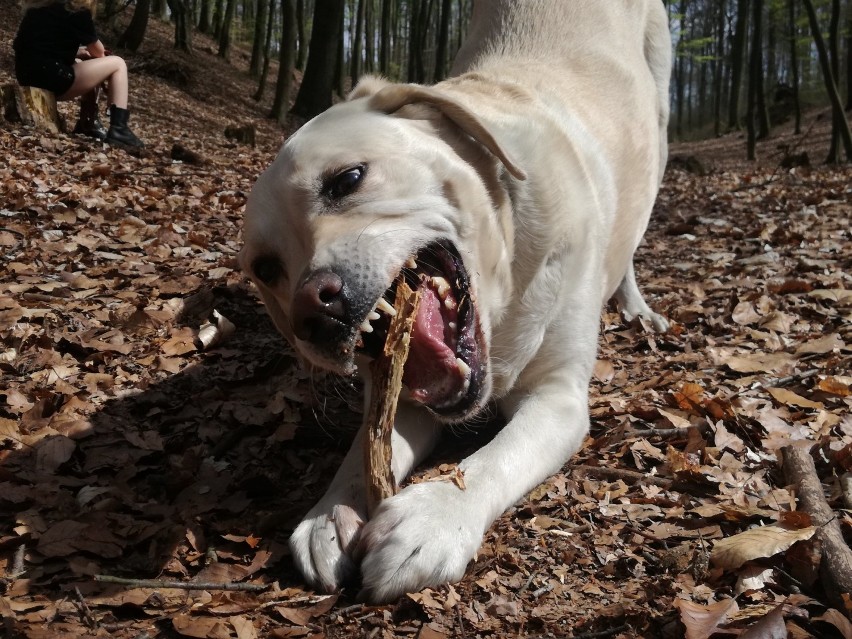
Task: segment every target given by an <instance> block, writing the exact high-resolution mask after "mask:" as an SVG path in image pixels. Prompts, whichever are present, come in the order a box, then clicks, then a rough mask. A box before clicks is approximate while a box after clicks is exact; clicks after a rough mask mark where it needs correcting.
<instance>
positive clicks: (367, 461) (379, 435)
mask: <svg viewBox="0 0 852 639" xmlns="http://www.w3.org/2000/svg"><path fill="white" fill-rule="evenodd" d="M419 302H420V293H419V291H416V290H412V289H411V287H410V286H408V284H406V283H405V280H404V279H402V278H400V280H399V283H398V284H397V287H396V299H395V300H394V310H395V311H396V315H394V316H393V317H391V321H390V326H389V328H388V336H387V339H386V340H385V346H384V348H383V349H382V352H381V354H380V355H379V356H378V357H377V358H376V359H375V360H374V361H373V362H372V363H371V364H370V371H371V372H372V378H373V379H372V385H371V391H370V409H369V410H368V411H367V416H366V419H365V421H364V428H365V429H366V431H367V433H366V436H365V437H364V477H365V479H366V481H367V513H368V515H370V516H372V514H373V511H374V510H375V509H376V506H378V505H379V502H380V501H382V500H383V499H386V498H388V497H390V496H391V495H395V494H396V490H397V486H396V481H395V480H394V476H393V469H392V468H391V433H392V431H393V421H394V417H395V415H396V405H397V400H398V399H399V392H400V390H401V389H402V369H403V366H404V365H405V360H406V359H407V358H408V348H409V345H410V341H411V329H412V328H413V326H414V319H415V317H416V316H417V305H418V304H419Z"/></svg>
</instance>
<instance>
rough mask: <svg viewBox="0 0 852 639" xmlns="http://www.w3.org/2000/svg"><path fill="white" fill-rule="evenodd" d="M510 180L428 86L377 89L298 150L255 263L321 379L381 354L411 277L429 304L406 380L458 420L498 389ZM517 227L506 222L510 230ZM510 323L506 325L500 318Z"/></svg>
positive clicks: (260, 230)
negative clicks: (495, 359) (492, 362)
mask: <svg viewBox="0 0 852 639" xmlns="http://www.w3.org/2000/svg"><path fill="white" fill-rule="evenodd" d="M501 167H505V169H506V170H508V171H509V172H510V173H511V174H512V175H514V176H515V177H517V178H520V179H523V177H524V175H523V172H522V171H521V170H520V169H518V168H517V167H516V166H515V165H514V163H513V162H512V161H511V159H510V158H509V157H507V155H506V153H505V152H504V151H503V149H502V148H501V147H500V145H499V144H498V142H497V141H496V140H495V139H494V137H493V136H492V134H491V133H490V132H489V131H488V129H487V128H486V127H485V126H484V125H483V124H482V123H481V122H480V120H479V119H477V117H476V116H475V115H474V114H473V113H471V112H470V110H469V109H467V108H465V107H464V106H463V105H461V104H459V103H458V102H457V101H455V100H453V99H450V98H448V97H446V96H444V95H442V94H441V93H439V92H438V91H436V90H434V89H430V88H425V87H421V86H416V85H392V84H388V83H385V82H383V81H380V80H377V79H374V78H373V79H369V80H368V81H366V82H362V84H361V85H359V87H358V88H356V89H355V91H354V92H353V94H352V95H351V96H350V99H349V100H348V101H347V102H345V103H342V104H338V105H336V106H334V107H332V108H331V109H329V110H328V111H326V112H325V113H323V114H321V115H319V116H318V117H316V118H314V119H313V120H311V121H310V122H308V123H307V124H306V125H305V126H304V127H302V128H301V129H300V130H299V131H298V132H297V133H296V134H294V135H293V136H292V137H291V138H290V139H289V140H288V141H287V142H286V143H285V145H284V146H283V148H282V149H281V151H280V153H279V155H278V157H277V158H276V159H275V161H274V162H273V163H272V165H271V166H270V167H269V168H268V169H267V170H266V171H265V172H264V173H263V174H262V175H261V176H260V178H259V179H258V181H257V184H256V185H255V187H254V189H253V190H252V193H251V195H250V197H249V201H248V205H247V207H246V220H245V228H244V240H245V246H244V248H243V250H242V252H241V254H240V261H241V264H242V268H243V270H244V272H246V273H247V274H248V275H249V276H250V277H251V278H252V279H253V280H254V281H255V283H256V284H257V286H258V288H259V290H260V292H261V295H262V297H263V299H264V302H265V303H266V306H267V308H268V310H269V313H270V315H271V316H272V318H273V320H274V322H275V324H276V326H277V327H278V329H279V330H280V331H281V333H283V334H284V335H285V336H286V337H287V339H288V340H289V341H290V342H291V344H292V345H293V347H294V348H295V349H296V351H297V352H298V353H299V354H300V355H301V356H302V357H303V358H304V359H305V360H307V361H308V362H310V363H311V364H312V365H314V366H318V367H320V368H324V369H327V370H332V371H335V372H338V373H344V374H351V373H353V372H355V370H356V368H357V366H358V363H360V362H362V357H364V358H371V357H373V356H375V355H376V354H377V353H378V352H379V350H380V349H381V348H382V345H383V343H384V338H385V332H386V329H387V326H388V321H389V320H388V318H389V315H388V314H389V313H392V312H393V308H392V300H393V299H394V290H393V287H394V286H395V284H394V283H395V281H396V280H397V277H398V276H399V275H400V273H403V274H404V275H405V278H406V279H407V281H408V282H409V284H410V285H412V286H413V287H416V288H419V289H420V291H421V304H420V308H419V312H418V315H417V318H416V321H415V325H414V329H413V333H412V340H411V348H410V353H409V358H408V361H407V363H406V366H405V370H404V375H403V381H404V383H405V385H406V386H407V388H408V390H409V392H410V396H411V398H412V399H414V400H415V401H419V402H421V403H422V404H424V405H426V406H427V407H428V408H430V409H431V410H432V411H433V412H435V413H436V414H437V415H438V416H440V417H442V418H443V419H445V420H447V421H457V420H461V419H464V418H466V417H468V416H470V415H471V414H472V413H474V412H475V411H477V410H478V409H479V408H480V407H481V406H482V405H483V404H484V403H485V401H487V399H488V396H489V394H490V389H491V380H490V372H489V363H488V340H489V332H490V322H492V321H493V317H492V315H493V313H494V312H497V313H499V307H500V303H499V301H497V302H494V301H493V300H492V302H491V304H493V308H492V306H489V305H487V304H485V303H483V302H482V301H481V300H482V299H483V298H488V297H489V296H492V297H493V296H495V295H497V294H496V293H495V292H494V291H491V290H490V288H491V287H492V284H491V283H489V282H492V281H493V279H494V278H499V277H501V276H505V273H504V272H503V271H505V269H506V268H507V265H506V264H505V262H506V260H507V253H508V252H509V251H508V250H507V247H506V245H505V243H506V242H507V241H508V243H509V245H511V238H508V240H507V239H506V238H503V237H502V235H503V233H504V231H505V229H503V228H501V224H503V225H505V224H506V221H505V217H506V215H507V213H506V211H505V210H501V209H505V208H506V207H507V206H508V204H507V203H506V202H503V201H500V197H499V196H497V195H495V192H496V191H498V190H499V188H498V187H499V182H500V175H501V174H502V173H503V171H504V170H503V168H501ZM501 216H502V218H503V219H502V220H501V219H500V218H501ZM493 309H498V310H493Z"/></svg>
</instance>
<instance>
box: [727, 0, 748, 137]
mask: <svg viewBox="0 0 852 639" xmlns="http://www.w3.org/2000/svg"><path fill="white" fill-rule="evenodd" d="M748 2H749V0H737V22H736V26H735V27H734V35H733V39H732V41H731V90H730V92H729V94H728V128H729V129H731V130H733V129H739V128H740V88H741V87H742V83H743V62H744V60H745V57H746V55H745V52H746V33H748V9H749V6H748Z"/></svg>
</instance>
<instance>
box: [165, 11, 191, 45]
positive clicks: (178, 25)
mask: <svg viewBox="0 0 852 639" xmlns="http://www.w3.org/2000/svg"><path fill="white" fill-rule="evenodd" d="M167 1H168V4H169V10H170V11H171V12H172V19H173V20H174V21H175V49H177V50H178V51H183V52H185V53H191V52H192V19H191V15H192V13H191V11H190V9H189V7H188V6H187V0H167Z"/></svg>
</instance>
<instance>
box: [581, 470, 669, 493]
mask: <svg viewBox="0 0 852 639" xmlns="http://www.w3.org/2000/svg"><path fill="white" fill-rule="evenodd" d="M571 470H573V471H575V472H581V473H587V474H589V475H594V476H596V477H600V478H601V479H608V480H616V481H617V480H619V479H622V480H624V481H625V482H628V483H635V482H644V483H646V484H653V485H654V486H659V487H660V488H665V489H670V488H671V487H672V485H673V484H674V483H675V482H674V480H673V479H667V478H666V477H659V476H657V475H648V474H646V473H640V472H638V471H635V470H627V469H626V468H610V467H608V466H588V465H586V464H574V465H572V466H571Z"/></svg>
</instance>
